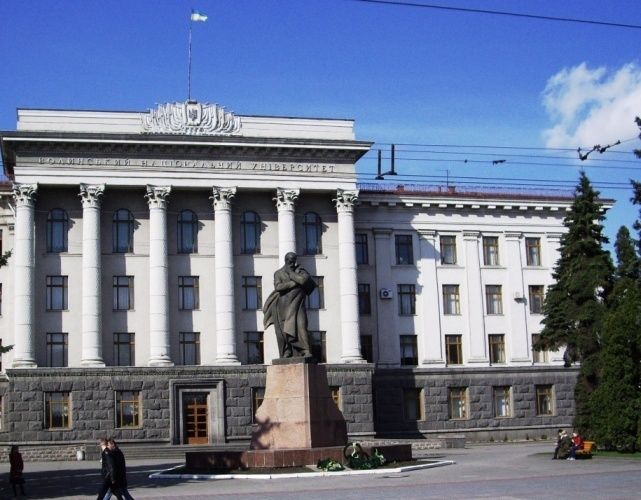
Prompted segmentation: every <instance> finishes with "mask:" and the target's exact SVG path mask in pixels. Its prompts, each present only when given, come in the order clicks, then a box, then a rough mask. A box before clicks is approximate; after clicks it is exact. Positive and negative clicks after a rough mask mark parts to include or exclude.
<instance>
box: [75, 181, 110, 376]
mask: <svg viewBox="0 0 641 500" xmlns="http://www.w3.org/2000/svg"><path fill="white" fill-rule="evenodd" d="M104 191H105V186H104V184H102V185H99V186H88V185H86V184H80V199H81V201H82V365H83V366H105V362H104V361H103V359H102V328H101V326H102V308H101V300H102V294H101V289H102V286H101V270H102V266H101V251H100V204H101V202H102V195H103V193H104Z"/></svg>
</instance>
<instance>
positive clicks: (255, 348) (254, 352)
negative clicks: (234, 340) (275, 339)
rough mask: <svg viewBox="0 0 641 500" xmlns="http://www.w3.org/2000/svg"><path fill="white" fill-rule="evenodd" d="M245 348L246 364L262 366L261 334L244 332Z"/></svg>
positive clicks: (263, 361) (263, 358)
mask: <svg viewBox="0 0 641 500" xmlns="http://www.w3.org/2000/svg"><path fill="white" fill-rule="evenodd" d="M245 346H246V347H247V363H248V364H250V365H262V364H263V363H265V355H264V351H263V332H245Z"/></svg>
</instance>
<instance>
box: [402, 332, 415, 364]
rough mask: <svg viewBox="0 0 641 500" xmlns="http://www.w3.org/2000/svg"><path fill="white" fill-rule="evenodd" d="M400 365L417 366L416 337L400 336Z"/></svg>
mask: <svg viewBox="0 0 641 500" xmlns="http://www.w3.org/2000/svg"><path fill="white" fill-rule="evenodd" d="M401 365H402V366H416V365H418V349H417V347H416V335H401Z"/></svg>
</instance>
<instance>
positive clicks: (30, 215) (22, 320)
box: [11, 184, 38, 368]
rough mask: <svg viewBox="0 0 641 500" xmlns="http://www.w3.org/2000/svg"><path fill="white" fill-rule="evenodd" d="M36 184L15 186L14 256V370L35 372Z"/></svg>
mask: <svg viewBox="0 0 641 500" xmlns="http://www.w3.org/2000/svg"><path fill="white" fill-rule="evenodd" d="M37 190H38V185H37V184H14V185H13V197H14V200H15V202H16V224H15V234H14V245H13V252H12V257H11V258H12V259H14V261H13V266H14V276H15V281H14V284H13V288H14V298H13V300H14V302H13V303H14V313H13V316H14V349H15V351H14V352H15V355H14V358H13V364H12V367H13V368H34V367H36V366H37V364H36V356H35V353H36V346H35V336H34V327H33V326H34V325H33V320H34V304H33V297H34V294H35V289H34V268H35V251H34V234H35V227H34V211H35V207H34V204H35V197H36V191H37Z"/></svg>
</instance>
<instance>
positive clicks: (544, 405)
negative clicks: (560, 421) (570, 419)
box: [536, 385, 554, 415]
mask: <svg viewBox="0 0 641 500" xmlns="http://www.w3.org/2000/svg"><path fill="white" fill-rule="evenodd" d="M536 414H537V415H554V391H553V389H552V386H551V385H537V386H536Z"/></svg>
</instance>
